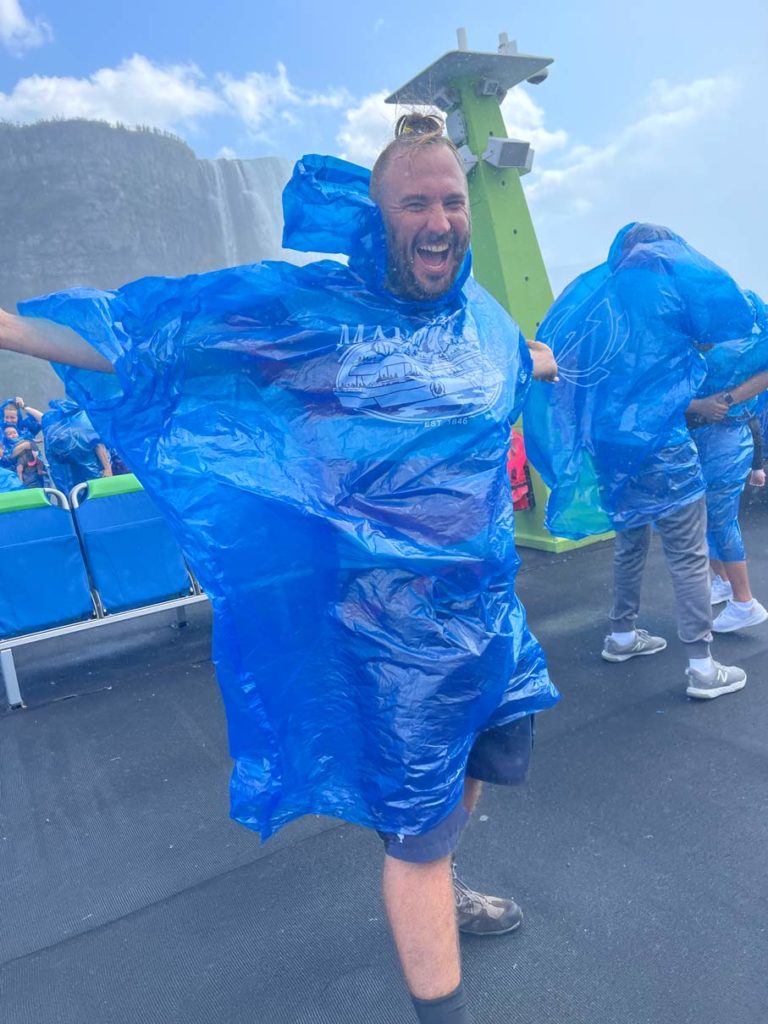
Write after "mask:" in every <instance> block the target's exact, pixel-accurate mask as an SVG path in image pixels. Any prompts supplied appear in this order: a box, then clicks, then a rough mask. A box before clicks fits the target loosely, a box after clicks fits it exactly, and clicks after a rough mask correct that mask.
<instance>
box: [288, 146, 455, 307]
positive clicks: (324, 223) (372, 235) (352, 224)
mask: <svg viewBox="0 0 768 1024" xmlns="http://www.w3.org/2000/svg"><path fill="white" fill-rule="evenodd" d="M370 182H371V172H370V171H368V170H367V169H366V168H365V167H358V166H357V165H356V164H351V163H348V162H347V161H346V160H338V159H336V158H335V157H330V156H317V155H314V154H313V155H309V156H304V157H302V159H301V160H299V161H298V162H297V164H296V166H295V167H294V170H293V176H292V178H291V180H290V182H289V183H288V186H287V187H286V189H285V192H284V194H283V216H284V220H285V223H284V228H283V246H284V247H285V248H286V249H297V250H298V251H300V252H316V253H340V254H343V255H345V256H348V257H349V268H350V270H351V271H352V272H353V273H354V274H356V275H357V276H358V277H360V278H361V280H362V281H364V283H365V285H366V287H367V288H368V289H369V290H370V291H371V292H372V293H374V294H377V295H381V296H384V297H386V299H387V300H388V301H390V302H392V303H394V304H396V306H397V307H398V308H400V309H402V310H403V312H407V311H408V309H409V308H413V309H416V310H417V311H418V312H419V313H420V314H423V313H425V312H429V311H430V310H440V309H443V308H447V307H451V306H455V305H456V304H457V303H458V302H460V301H462V289H463V287H464V285H465V283H466V281H467V278H468V277H469V275H470V273H471V270H472V257H471V254H470V253H469V252H467V254H466V256H465V257H464V260H463V262H462V265H461V267H460V269H459V272H458V274H457V275H456V279H455V280H454V282H453V284H452V285H451V288H450V289H449V290H448V291H447V292H446V293H445V294H443V295H441V296H439V297H438V298H436V299H434V300H431V301H428V302H425V301H416V300H413V299H402V298H400V297H399V296H397V295H395V294H393V293H392V292H391V291H390V290H389V289H388V288H387V286H386V278H387V262H388V257H387V237H386V229H385V227H384V220H383V218H382V215H381V210H380V209H379V207H378V206H377V205H376V203H375V202H374V201H373V200H372V199H371V198H370V196H369V194H368V193H369V188H370Z"/></svg>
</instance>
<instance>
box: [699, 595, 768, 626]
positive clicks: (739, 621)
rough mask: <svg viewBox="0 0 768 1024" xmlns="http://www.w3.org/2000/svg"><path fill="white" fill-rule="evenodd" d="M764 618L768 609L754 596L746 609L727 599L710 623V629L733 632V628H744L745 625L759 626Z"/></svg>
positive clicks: (767, 617)
mask: <svg viewBox="0 0 768 1024" xmlns="http://www.w3.org/2000/svg"><path fill="white" fill-rule="evenodd" d="M766 619H768V611H766V609H765V608H763V606H762V605H761V604H760V602H759V601H755V599H754V598H753V599H752V604H751V605H750V607H749V608H747V609H746V610H744V609H741V608H738V607H737V606H736V605H735V604H734V602H733V601H729V602H728V604H727V605H726V606H725V608H723V610H722V611H721V612H720V614H719V615H718V616H717V618H716V619H715V621H714V622H713V623H712V629H713V631H714V632H715V633H733V632H734V630H736V629H746V628H747V626H759V625H760V623H761V622H765V620H766Z"/></svg>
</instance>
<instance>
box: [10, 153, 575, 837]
mask: <svg viewBox="0 0 768 1024" xmlns="http://www.w3.org/2000/svg"><path fill="white" fill-rule="evenodd" d="M284 206H285V213H286V234H285V238H286V242H287V244H290V245H292V246H294V247H295V248H300V249H304V250H308V251H318V250H321V249H323V250H325V249H327V250H329V251H331V252H337V253H339V252H342V253H346V254H347V255H349V257H350V265H349V266H344V265H342V264H341V263H338V262H335V261H332V260H322V261H320V262H317V263H312V264H309V265H307V266H303V267H299V266H293V265H290V264H287V263H264V264H259V265H255V266H246V267H235V268H232V269H229V270H223V271H219V272H216V273H211V274H205V275H202V276H195V277H188V278H185V279H183V280H171V279H165V278H150V279H145V280H142V281H138V282H135V283H133V284H130V285H127V286H125V287H124V288H121V289H119V290H118V291H116V292H96V291H84V290H79V291H77V290H76V291H70V292H64V293H60V294H58V295H52V296H48V297H45V298H42V299H37V300H35V301H32V302H26V303H23V304H22V306H21V311H22V312H23V313H24V314H27V315H32V316H42V317H49V318H51V319H53V320H56V321H57V322H60V323H64V324H67V325H68V326H70V327H73V328H74V329H75V330H76V331H78V332H79V333H80V334H81V335H83V337H85V338H87V339H88V341H89V342H90V343H91V344H92V345H94V346H95V347H96V348H97V349H98V350H99V351H101V352H102V353H103V354H104V355H106V356H107V357H108V358H109V359H110V360H111V361H112V363H113V364H114V367H115V371H116V372H115V376H109V375H101V374H96V373H88V372H81V371H73V370H70V369H67V368H65V367H60V368H59V372H60V373H61V374H62V376H63V377H64V378H65V380H66V382H67V388H68V391H69V392H70V393H72V394H74V395H75V396H76V397H77V398H78V400H79V401H81V402H82V403H83V405H84V406H85V407H86V408H87V409H88V412H89V415H90V416H91V417H92V419H93V422H94V424H95V426H96V428H97V429H98V431H99V432H100V433H101V435H102V436H103V437H105V438H106V439H107V440H108V441H109V443H110V444H114V443H118V447H119V448H120V450H121V451H122V452H124V453H125V455H126V456H127V457H128V458H129V461H130V464H131V467H132V469H133V470H134V471H135V473H136V474H137V476H138V477H139V478H140V479H141V481H142V483H143V485H144V487H145V488H146V490H147V491H148V492H149V494H150V495H151V496H152V497H153V498H154V499H155V501H156V502H157V503H158V505H159V506H160V507H161V508H162V509H163V511H164V513H165V515H166V516H167V518H168V520H169V521H170V523H171V525H172V526H173V528H174V530H175V532H176V535H177V537H178V538H179V541H180V543H181V545H182V547H183V550H184V551H185V553H186V556H187V559H188V561H189V563H190V565H191V567H192V568H193V570H194V572H195V574H196V576H197V577H198V579H199V580H200V582H201V584H202V585H203V587H204V589H205V591H206V593H207V594H208V595H209V597H210V598H211V601H212V603H213V608H214V659H215V662H216V668H217V674H218V679H219V682H220V685H221V689H222V693H223V696H224V701H225V705H226V709H227V717H228V724H229V738H230V748H231V752H232V755H233V757H234V758H235V759H236V764H235V768H234V772H233V776H232V785H231V797H232V813H233V816H234V817H235V818H236V819H237V820H239V821H240V822H242V823H243V824H245V825H248V826H250V827H252V828H255V829H257V830H258V831H260V832H261V834H262V836H263V837H267V836H268V835H270V834H271V833H272V832H274V831H275V830H276V829H277V828H279V827H280V826H282V825H284V824H285V823H286V822H288V821H290V820H291V819H292V818H295V817H297V816H299V815H302V814H306V813H310V812H313V813H324V814H330V815H335V816H338V817H341V818H344V819H347V820H349V821H353V822H357V823H359V824H361V825H366V826H370V827H373V828H377V829H380V830H383V831H386V832H395V833H403V834H415V833H419V832H421V831H424V830H425V829H429V828H431V827H433V826H435V825H436V824H438V823H439V822H440V821H441V820H442V819H443V818H444V817H446V816H447V815H448V814H449V813H450V811H451V810H452V809H453V807H454V806H455V805H456V803H457V802H458V801H459V799H460V798H461V793H462V787H463V781H464V771H465V766H466V760H467V755H468V752H469V750H470V747H471V745H472V743H473V741H474V738H475V736H476V734H477V733H478V732H479V731H482V730H484V729H486V728H488V727H491V726H495V725H499V724H503V723H505V722H508V721H512V720H514V719H516V718H519V717H521V716H523V715H526V714H529V713H532V712H535V711H540V710H542V709H543V708H546V707H549V706H550V705H551V704H553V703H554V702H555V701H556V700H557V692H556V690H555V689H554V687H553V686H552V683H551V682H550V680H549V677H548V675H547V671H546V666H545V663H544V659H543V655H542V653H541V650H540V648H539V646H538V644H537V643H536V641H535V639H534V638H533V637H532V636H531V634H530V633H529V631H528V628H527V625H526V620H525V613H524V610H523V608H522V606H521V604H520V603H519V601H518V599H517V597H516V596H515V593H514V587H513V582H514V577H515V573H516V569H517V564H518V562H517V557H516V553H515V548H514V539H513V530H514V519H513V512H512V503H511V494H510V486H509V481H508V478H507V476H506V470H505V459H506V453H507V445H508V441H509V431H510V425H511V423H512V421H513V420H514V419H515V417H516V416H517V414H518V412H519V409H520V406H521V404H522V401H523V398H524V396H525V394H526V390H527V387H528V383H529V378H530V373H531V363H530V357H529V354H528V351H527V348H526V346H525V343H524V341H523V339H522V338H521V335H520V332H519V330H518V328H517V326H516V325H515V324H514V323H513V321H512V320H510V318H509V317H508V315H507V314H506V313H505V311H504V310H503V309H502V308H501V307H500V306H499V305H498V304H497V303H496V301H495V300H494V299H493V298H492V297H491V296H490V295H488V294H487V293H486V292H485V291H484V290H483V289H482V288H480V287H479V286H478V285H477V284H476V283H475V282H474V281H472V280H471V279H470V278H469V276H468V274H469V260H467V261H466V263H465V266H464V267H463V268H462V271H461V275H460V279H459V280H458V281H457V283H456V285H455V286H454V288H452V289H451V291H450V292H449V293H448V294H447V295H445V296H443V297H441V298H440V299H436V300H434V301H431V302H421V303H420V302H415V301H404V300H400V299H397V298H396V297H394V296H392V295H390V294H389V293H388V292H387V290H386V288H385V286H384V281H385V271H386V248H385V245H384V236H383V232H382V228H381V219H380V216H379V214H378V211H377V210H376V208H375V207H374V206H373V204H372V203H371V202H370V200H369V199H368V198H367V172H365V171H363V170H362V169H360V168H356V167H353V166H352V165H349V164H345V163H344V162H342V161H337V160H331V159H323V158H319V157H306V158H304V159H303V160H302V161H300V162H299V164H298V165H297V168H296V171H295V173H294V176H293V178H292V180H291V182H290V183H289V184H288V186H287V188H286V192H285V196H284Z"/></svg>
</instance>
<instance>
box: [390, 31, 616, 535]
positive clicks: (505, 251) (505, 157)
mask: <svg viewBox="0 0 768 1024" xmlns="http://www.w3.org/2000/svg"><path fill="white" fill-rule="evenodd" d="M458 37H459V40H458V41H459V49H458V50H453V51H451V52H450V53H446V54H444V55H443V56H442V57H440V59H439V60H437V61H435V63H434V64H431V65H430V66H429V67H428V68H426V69H425V70H424V71H422V72H420V73H419V74H418V75H417V76H416V77H415V78H412V79H411V81H410V82H408V83H407V84H406V85H404V86H403V87H402V88H400V89H398V90H397V92H394V93H392V95H391V96H389V97H388V98H387V103H397V104H401V105H405V106H432V107H439V108H440V109H441V110H443V111H444V112H445V113H446V114H447V130H448V134H449V136H450V137H451V139H452V141H453V142H454V143H455V144H456V145H457V146H458V147H459V152H460V154H461V156H462V159H463V161H464V166H465V168H466V170H467V176H468V181H469V198H470V206H471V209H472V257H473V266H474V273H475V277H476V278H477V280H478V281H479V282H480V284H482V285H483V287H485V288H487V289H488V291H489V292H490V293H491V294H492V295H493V296H494V297H495V298H496V299H497V300H498V301H499V302H500V303H501V304H502V306H504V308H505V309H507V310H508V311H509V313H510V314H511V315H512V316H513V317H514V318H515V320H516V321H517V322H518V324H519V325H520V328H521V329H522V331H523V333H524V334H525V336H526V337H527V338H534V337H535V336H536V331H537V329H538V327H539V324H540V323H541V321H542V319H543V318H544V315H545V314H546V312H547V310H548V309H549V307H550V306H551V305H552V301H553V298H554V296H553V294H552V288H551V287H550V284H549V278H548V276H547V271H546V268H545V266H544V260H543V259H542V256H541V250H540V249H539V243H538V240H537V238H536V231H535V229H534V227H533V222H532V220H531V215H530V212H529V210H528V203H527V202H526V199H525V193H524V192H523V186H522V183H521V181H520V178H521V175H523V174H526V173H527V172H528V171H529V170H530V169H531V164H532V160H533V151H532V150H531V148H530V145H529V144H528V143H527V142H521V141H519V140H516V139H510V138H508V137H507V131H506V128H505V126H504V118H503V116H502V113H501V109H500V103H501V101H502V100H503V99H504V97H505V95H506V93H507V91H508V90H509V89H512V88H514V86H516V85H519V84H520V83H521V82H526V81H527V82H532V83H534V84H536V83H538V82H541V81H543V80H544V78H546V76H547V67H548V65H550V64H551V63H552V58H551V57H533V56H530V55H529V54H523V53H518V52H517V46H516V44H515V43H514V42H511V41H510V40H509V39H508V38H507V36H506V34H502V35H500V36H499V51H498V53H480V52H474V51H470V50H468V49H467V40H466V33H465V31H464V29H459V31H458ZM532 477H533V489H534V494H535V496H536V507H535V508H534V509H532V510H530V511H525V512H518V513H517V521H516V526H515V536H516V539H517V542H518V543H519V544H521V545H523V546H526V547H533V548H540V549H543V550H545V551H555V552H558V551H567V550H569V549H571V548H574V547H580V546H582V545H583V544H588V543H591V542H592V541H593V540H600V539H603V538H601V537H595V538H590V539H588V540H586V541H576V542H574V541H568V540H564V539H562V538H560V537H553V536H552V535H551V534H550V533H549V532H548V531H547V530H546V529H545V528H544V508H545V506H546V501H547V494H548V492H547V488H546V486H545V484H544V483H543V481H542V480H541V478H540V477H539V476H538V474H537V473H536V472H535V471H533V472H532Z"/></svg>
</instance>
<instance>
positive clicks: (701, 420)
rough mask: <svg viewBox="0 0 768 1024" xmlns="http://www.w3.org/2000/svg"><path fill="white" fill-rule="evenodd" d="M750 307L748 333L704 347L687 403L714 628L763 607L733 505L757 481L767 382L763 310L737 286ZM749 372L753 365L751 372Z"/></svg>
mask: <svg viewBox="0 0 768 1024" xmlns="http://www.w3.org/2000/svg"><path fill="white" fill-rule="evenodd" d="M744 294H745V296H746V298H747V300H748V301H749V303H750V305H751V306H752V308H753V310H754V313H755V323H754V326H753V329H752V332H751V334H750V335H749V336H748V337H746V338H744V339H737V340H735V341H732V342H727V343H725V344H723V345H718V346H717V347H714V348H709V347H708V348H707V349H706V351H705V352H704V358H705V360H706V362H707V377H706V379H705V381H704V384H703V386H702V389H701V397H699V398H697V399H695V400H694V401H693V402H691V404H690V406H689V407H688V413H689V416H688V421H689V428H690V430H691V435H692V437H693V439H694V441H695V443H696V448H697V451H698V454H699V459H700V460H701V466H702V471H703V474H704V479H705V481H706V485H707V496H706V500H707V542H708V544H709V551H710V561H711V565H712V570H713V572H714V574H715V575H714V578H713V580H712V590H711V595H710V597H711V601H712V604H718V603H720V602H722V601H726V602H727V603H726V606H725V608H723V610H722V611H721V612H720V613H719V614H718V615H717V617H716V618H715V620H714V623H713V626H712V628H713V630H714V631H715V632H716V633H731V632H734V631H736V630H739V629H746V628H748V627H750V626H756V625H759V624H760V623H762V622H765V621H766V619H768V610H766V609H765V608H764V607H763V605H762V604H761V603H760V602H759V601H757V600H756V599H755V598H754V597H753V595H752V590H751V588H750V584H749V573H748V570H747V561H746V553H745V551H744V542H743V539H742V536H741V529H740V527H739V504H740V499H741V493H742V491H743V490H744V487H745V486H746V483H747V479H750V480H751V481H752V482H754V483H756V484H757V485H758V486H761V485H764V483H765V475H764V471H763V468H762V467H763V459H762V444H761V438H760V433H759V428H758V423H757V418H756V416H755V412H756V409H757V405H758V396H760V395H762V394H763V393H764V392H765V391H766V389H767V388H768V311H766V307H765V304H764V303H763V301H762V299H760V297H759V296H758V295H755V294H754V292H745V293H744ZM755 371H757V372H755Z"/></svg>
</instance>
